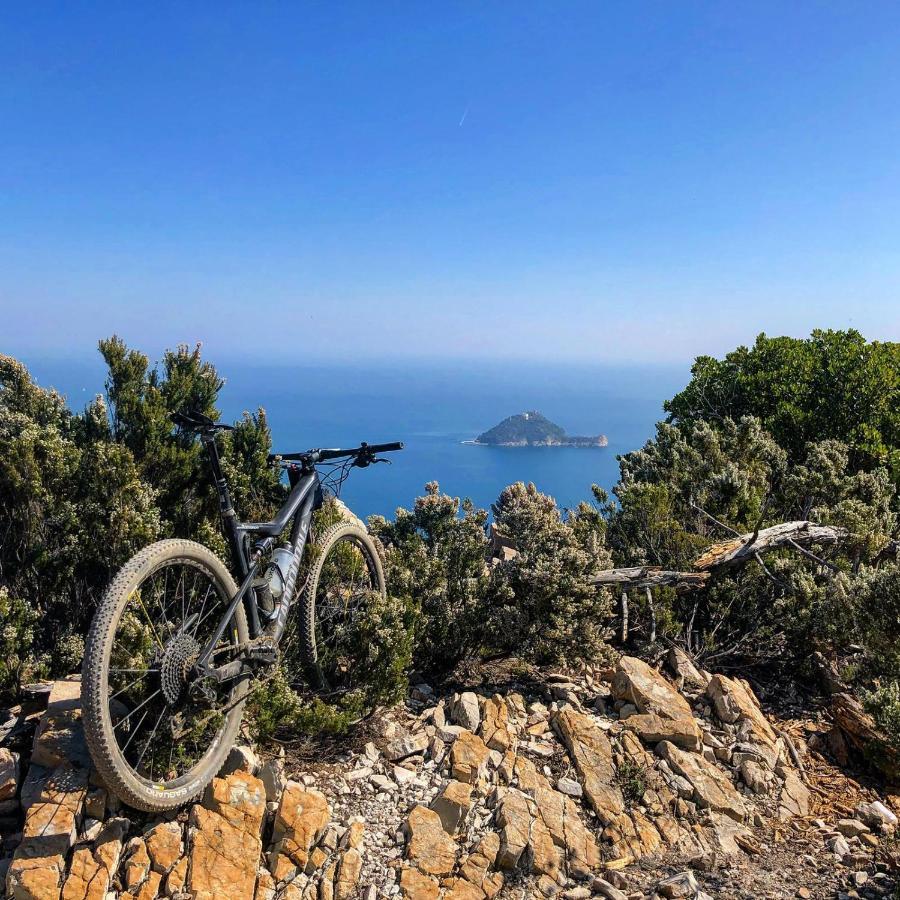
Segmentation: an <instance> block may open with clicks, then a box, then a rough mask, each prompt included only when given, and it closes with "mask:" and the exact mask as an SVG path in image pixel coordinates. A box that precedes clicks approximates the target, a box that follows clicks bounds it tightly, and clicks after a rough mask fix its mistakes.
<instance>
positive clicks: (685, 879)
mask: <svg viewBox="0 0 900 900" xmlns="http://www.w3.org/2000/svg"><path fill="white" fill-rule="evenodd" d="M699 891H700V885H699V884H698V883H697V879H696V878H695V877H694V873H693V872H681V873H680V874H678V875H673V876H672V877H671V878H666V879H665V881H660V882H659V883H658V884H657V885H656V893H657V894H659V895H660V897H666V898H667V900H668V898H679V900H680V898H683V897H684V898H686V897H690V898H694V897H696V896H697V894H698V892H699Z"/></svg>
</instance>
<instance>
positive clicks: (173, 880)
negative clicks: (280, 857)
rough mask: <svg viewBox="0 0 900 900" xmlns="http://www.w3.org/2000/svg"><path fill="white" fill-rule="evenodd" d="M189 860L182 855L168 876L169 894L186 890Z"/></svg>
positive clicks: (167, 893)
mask: <svg viewBox="0 0 900 900" xmlns="http://www.w3.org/2000/svg"><path fill="white" fill-rule="evenodd" d="M189 861H190V860H189V859H188V857H187V856H182V857H181V859H179V860H178V862H177V863H175V865H174V866H172V871H171V872H169V874H168V875H167V876H166V895H167V896H169V897H174V896H175V895H176V894H181V893H183V892H184V887H185V885H186V884H187V867H188V862H189ZM267 874H268V873H267ZM269 877H270V878H271V877H272V876H271V875H270V876H269Z"/></svg>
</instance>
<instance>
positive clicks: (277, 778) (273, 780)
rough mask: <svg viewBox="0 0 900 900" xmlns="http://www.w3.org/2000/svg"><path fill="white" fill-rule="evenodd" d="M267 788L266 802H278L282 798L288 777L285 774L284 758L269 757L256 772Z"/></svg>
mask: <svg viewBox="0 0 900 900" xmlns="http://www.w3.org/2000/svg"><path fill="white" fill-rule="evenodd" d="M256 776H257V778H259V780H260V781H261V782H262V783H263V787H264V788H265V790H266V802H267V803H277V802H278V801H279V800H280V799H281V794H282V792H283V791H284V786H285V783H286V782H287V779H286V778H285V775H284V760H281V759H267V760H266V761H265V762H264V763H263V764H262V765H261V766H260V767H259V771H258V772H257V773H256Z"/></svg>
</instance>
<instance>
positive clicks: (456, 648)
mask: <svg viewBox="0 0 900 900" xmlns="http://www.w3.org/2000/svg"><path fill="white" fill-rule="evenodd" d="M486 520H487V513H486V512H485V511H484V510H476V509H475V508H474V507H473V506H472V504H471V503H470V502H469V501H468V500H464V501H460V500H459V499H458V498H455V497H449V496H447V495H446V494H442V493H440V488H439V487H438V484H437V482H431V483H430V484H428V485H426V494H425V496H423V497H419V498H418V499H417V500H416V501H415V504H414V505H413V508H412V510H405V509H398V510H397V514H396V518H395V520H394V521H393V522H388V521H387V520H386V519H384V518H383V517H381V516H373V517H372V518H371V519H370V521H369V526H370V528H371V530H372V533H373V534H374V535H375V536H376V537H378V538H379V539H380V540H381V542H382V544H383V545H384V548H385V554H384V561H385V575H386V578H387V581H388V585H389V587H390V590H391V591H393V592H394V593H395V594H397V595H398V596H402V597H405V598H408V599H407V602H408V603H410V604H411V605H412V607H414V612H415V617H416V630H415V646H414V650H413V654H414V664H415V666H416V668H418V669H420V670H422V671H424V672H444V671H447V670H448V669H449V668H451V667H452V666H453V665H455V664H456V663H457V662H459V660H461V659H463V658H464V657H466V656H468V655H471V654H473V653H475V652H477V650H478V649H479V648H480V646H481V642H482V641H483V638H484V630H483V626H484V608H483V604H484V596H485V591H486V587H487V583H488V578H489V575H488V569H487V565H486V556H487V539H486V536H485V530H484V529H485V522H486Z"/></svg>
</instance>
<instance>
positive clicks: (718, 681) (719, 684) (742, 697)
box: [706, 675, 777, 747]
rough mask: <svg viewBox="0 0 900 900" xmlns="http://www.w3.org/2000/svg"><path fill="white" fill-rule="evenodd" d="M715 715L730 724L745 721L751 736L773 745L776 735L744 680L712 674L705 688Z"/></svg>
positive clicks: (760, 741)
mask: <svg viewBox="0 0 900 900" xmlns="http://www.w3.org/2000/svg"><path fill="white" fill-rule="evenodd" d="M706 696H707V697H708V698H709V699H710V700H711V701H712V704H713V706H714V707H715V710H716V715H717V716H718V717H719V718H720V719H721V720H722V721H723V722H728V723H730V724H734V723H736V722H741V721H746V722H747V723H748V724H749V726H750V730H751V733H752V734H753V737H754V738H755V739H756V741H758V742H759V743H761V744H768V745H769V746H770V747H771V746H774V744H775V742H776V740H777V735H776V734H775V732H774V731H773V730H772V726H771V725H769V722H768V720H767V719H766V717H765V716H764V715H763V713H762V710H761V709H760V708H759V703H758V701H757V699H756V696H755V695H754V693H753V691H752V690H751V689H750V687H749V686H748V685H747V683H746V682H744V681H740V680H738V679H737V678H726V677H725V676H724V675H713V677H712V678H711V679H710V682H709V686H708V687H707V689H706Z"/></svg>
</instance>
